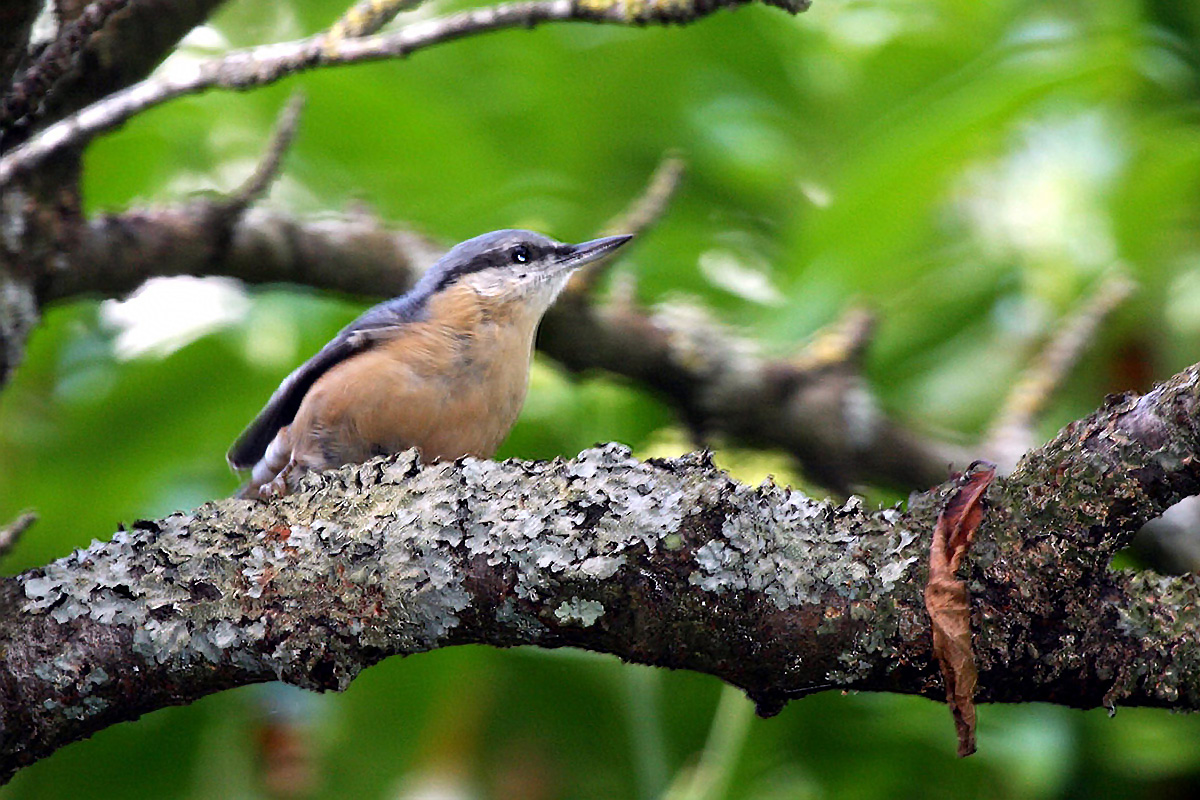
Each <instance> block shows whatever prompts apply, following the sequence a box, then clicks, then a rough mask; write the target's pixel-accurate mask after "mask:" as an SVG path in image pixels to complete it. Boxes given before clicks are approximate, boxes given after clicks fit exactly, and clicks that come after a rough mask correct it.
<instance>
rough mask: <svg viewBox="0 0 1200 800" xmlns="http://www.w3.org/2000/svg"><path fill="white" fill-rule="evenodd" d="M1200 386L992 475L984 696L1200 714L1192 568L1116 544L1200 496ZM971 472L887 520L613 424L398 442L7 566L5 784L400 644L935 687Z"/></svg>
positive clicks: (762, 697) (909, 689)
mask: <svg viewBox="0 0 1200 800" xmlns="http://www.w3.org/2000/svg"><path fill="white" fill-rule="evenodd" d="M1198 404H1200V366H1196V367H1192V368H1190V369H1189V370H1187V371H1185V372H1183V373H1181V374H1179V375H1177V376H1176V377H1175V378H1173V379H1172V380H1171V381H1169V382H1168V383H1166V384H1164V385H1163V386H1162V387H1159V388H1158V389H1155V390H1154V391H1152V392H1151V393H1149V394H1147V395H1145V396H1143V397H1138V396H1133V395H1131V396H1126V397H1120V398H1112V399H1110V401H1109V402H1108V403H1107V404H1106V405H1105V406H1104V407H1103V408H1101V409H1100V410H1099V411H1097V412H1096V413H1094V414H1093V415H1091V416H1090V417H1088V418H1086V419H1084V420H1081V421H1080V422H1078V423H1075V424H1073V425H1071V426H1069V427H1068V428H1066V429H1065V430H1064V431H1063V432H1062V433H1060V435H1059V436H1058V437H1057V438H1056V439H1055V440H1054V441H1052V442H1050V443H1049V444H1048V445H1046V446H1045V447H1043V448H1040V449H1039V450H1036V451H1034V452H1032V453H1031V454H1030V455H1028V456H1027V457H1026V458H1025V459H1024V460H1023V461H1022V462H1021V464H1020V465H1019V466H1018V468H1017V470H1016V471H1015V472H1014V473H1013V474H1012V475H1011V476H1010V477H1008V478H1005V479H1000V480H998V481H997V482H996V483H995V484H993V485H992V486H991V488H990V489H989V490H988V493H987V495H986V500H985V503H986V510H985V513H984V519H983V523H982V525H981V527H980V529H979V530H978V532H977V533H976V536H975V543H974V545H973V548H972V550H971V554H970V556H969V558H968V562H969V563H968V566H967V567H966V568H965V570H966V572H967V576H966V577H967V581H968V585H969V587H970V590H971V594H972V608H971V616H972V625H973V627H974V630H975V637H974V646H975V650H976V656H977V661H978V665H979V692H978V699H979V700H982V701H992V702H1025V701H1032V700H1040V701H1049V702H1056V703H1062V704H1067V705H1072V706H1077V707H1084V708H1086V707H1095V706H1100V705H1105V706H1112V705H1114V704H1116V703H1122V704H1128V705H1149V706H1161V707H1169V708H1178V709H1194V708H1197V707H1198V706H1200V670H1197V669H1196V668H1195V667H1196V665H1197V663H1200V634H1198V633H1197V631H1198V630H1200V626H1198V625H1197V622H1198V620H1197V613H1198V612H1197V608H1198V607H1200V585H1198V583H1197V579H1196V577H1195V576H1186V577H1174V578H1166V577H1161V576H1155V575H1150V574H1134V573H1120V572H1114V571H1112V570H1110V569H1109V566H1108V564H1109V562H1110V560H1111V558H1112V555H1113V553H1114V552H1115V551H1116V550H1117V549H1119V548H1121V547H1123V546H1125V545H1126V544H1127V543H1128V540H1129V538H1130V537H1131V536H1132V535H1133V533H1134V532H1135V531H1136V530H1137V528H1138V527H1140V525H1141V524H1142V523H1144V522H1145V521H1146V520H1147V519H1150V518H1152V517H1154V516H1156V515H1158V514H1160V513H1161V512H1162V511H1163V510H1164V509H1165V508H1166V507H1168V506H1169V505H1170V504H1172V503H1174V502H1176V501H1177V500H1178V499H1179V498H1180V497H1183V496H1185V495H1189V494H1194V493H1196V492H1197V490H1198V489H1200V466H1198V465H1200V461H1198V460H1197V458H1196V453H1197V445H1198V444H1200V441H1198V430H1197V425H1196V423H1195V419H1196V416H1197V411H1198ZM954 489H955V485H954V484H953V483H950V484H947V485H945V486H942V487H939V488H937V489H934V490H931V491H929V492H926V493H924V494H921V495H915V496H914V497H913V498H911V499H910V502H909V506H908V508H907V510H900V509H885V510H881V511H877V512H868V511H866V510H864V509H863V508H862V504H861V501H859V500H857V499H852V500H851V501H850V502H848V503H847V504H845V505H843V506H837V505H834V504H830V503H828V502H819V501H815V500H811V499H809V498H807V497H804V496H803V495H801V494H800V493H798V492H795V491H793V490H790V489H786V488H780V487H778V486H774V485H772V484H769V483H768V484H764V485H763V486H760V487H758V488H752V487H748V486H745V485H742V484H739V483H737V482H736V481H734V480H732V479H730V478H729V477H728V476H727V475H725V474H724V473H722V472H720V471H719V470H717V469H716V468H715V467H714V466H713V465H712V463H711V461H710V460H709V459H708V458H707V457H706V456H705V455H703V454H694V455H691V456H687V457H684V458H681V459H674V460H664V461H657V460H654V461H647V462H639V461H637V460H635V459H633V458H632V457H631V456H630V455H629V452H628V451H627V450H625V449H624V448H622V447H620V446H618V445H607V446H605V447H603V448H598V449H595V450H590V451H586V452H584V453H582V454H580V456H579V457H578V458H576V459H573V460H570V461H563V460H555V461H553V462H519V461H507V462H504V463H493V462H487V461H476V460H473V459H464V460H462V461H460V462H456V463H453V464H439V465H433V466H428V467H422V466H420V465H419V464H418V463H417V461H416V459H415V457H414V456H413V454H411V453H406V454H401V455H400V456H396V457H393V458H389V459H381V460H376V461H372V462H369V463H367V464H364V465H358V466H353V467H347V468H343V469H341V470H337V471H333V472H328V473H322V474H317V475H311V476H309V477H307V478H306V479H305V482H304V484H303V485H302V487H301V490H300V491H299V492H298V493H297V494H295V495H292V496H290V497H286V498H283V499H282V500H280V501H276V502H273V503H261V502H253V501H242V500H224V501H220V502H217V503H211V504H208V505H205V506H202V507H201V508H199V509H197V510H195V511H193V512H191V513H186V514H183V513H180V514H174V515H172V516H170V517H167V518H165V519H162V520H157V521H142V522H139V523H136V524H135V525H134V529H133V530H132V531H122V532H119V533H117V534H116V535H115V536H114V537H113V539H112V540H111V541H110V542H107V543H100V542H96V543H94V544H93V545H92V546H91V547H89V548H87V549H86V550H80V551H77V552H76V553H74V554H72V555H70V556H68V557H66V558H64V559H61V560H59V561H56V562H54V563H53V564H50V565H49V566H47V567H45V568H41V569H35V570H31V571H29V572H26V573H24V574H22V575H19V576H16V577H14V578H10V579H7V580H6V581H5V582H4V584H3V587H2V590H0V595H2V599H0V653H3V660H2V666H0V776H4V777H8V776H11V774H12V773H13V772H14V771H15V770H16V769H18V768H19V767H20V766H23V765H25V764H28V763H31V762H33V761H35V760H37V759H39V758H42V757H44V756H45V755H48V754H49V753H50V752H52V751H53V750H55V749H56V748H58V747H60V746H62V745H63V744H66V743H68V742H71V741H74V740H77V739H79V738H82V737H85V736H87V735H89V734H91V733H93V732H95V731H96V730H99V729H100V728H103V727H105V726H107V725H110V724H112V723H114V722H117V721H120V720H124V719H131V718H134V717H137V716H139V715H140V714H143V713H145V712H147V711H150V710H153V709H155V708H160V707H162V706H165V705H170V704H177V703H186V702H189V701H191V700H193V699H195V698H197V697H200V696H202V695H205V694H209V693H212V692H216V691H220V690H222V689H225V688H228V687H231V686H237V685H242V684H246V683H253V682H257V681H267V680H275V679H281V680H284V681H287V682H289V683H292V684H295V685H297V686H303V687H307V688H311V689H318V690H326V689H343V688H345V686H346V685H347V684H348V683H349V682H350V680H351V679H352V678H353V677H354V676H355V675H356V674H357V673H358V672H359V671H360V670H362V669H364V668H365V667H367V666H370V665H371V664H373V663H375V662H377V661H379V660H380V659H382V658H385V657H387V656H390V655H395V654H408V653H417V652H421V651H425V650H430V649H433V648H439V647H447V646H452V645H456V644H465V643H486V644H492V645H496V646H502V647H503V646H512V645H519V644H533V645H538V646H541V647H561V646H573V647H582V648H586V649H590V650H595V651H599V652H605V653H613V654H616V655H618V656H619V657H621V658H623V659H625V660H628V661H634V662H639V663H645V664H654V665H660V666H666V667H673V668H683V669H692V670H698V671H702V672H707V673H710V674H713V675H716V676H718V677H720V678H721V679H722V680H725V681H727V682H729V683H731V684H734V685H736V686H739V687H741V688H742V689H744V690H745V691H746V693H747V694H748V695H749V696H750V697H751V698H752V699H753V700H754V701H755V702H756V703H757V704H758V707H759V711H760V713H763V714H771V713H774V712H776V711H778V710H779V709H780V708H782V706H783V705H784V704H785V703H786V702H787V701H788V700H789V699H792V698H796V697H800V696H802V695H804V694H806V693H809V692H812V691H817V690H820V689H824V688H830V687H837V688H842V689H862V690H886V691H894V692H905V693H916V694H923V695H927V696H940V694H941V686H940V678H939V677H938V672H937V668H936V666H935V665H934V664H933V663H932V660H931V652H930V631H929V619H928V617H927V615H926V612H925V609H924V605H923V600H922V590H923V585H924V580H925V576H926V574H927V568H926V557H927V553H928V548H929V542H930V533H931V531H932V530H933V527H934V523H935V520H936V518H937V515H938V513H939V511H940V510H941V508H942V505H943V504H944V502H945V500H946V498H947V497H948V496H949V494H950V493H952V492H953V491H954ZM947 735H948V736H949V733H948V734H947Z"/></svg>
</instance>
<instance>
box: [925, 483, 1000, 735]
mask: <svg viewBox="0 0 1200 800" xmlns="http://www.w3.org/2000/svg"><path fill="white" fill-rule="evenodd" d="M995 476H996V467H995V465H993V464H987V463H986V462H978V461H977V462H975V463H974V464H972V465H971V466H970V467H968V468H967V471H966V472H965V473H963V476H962V478H961V479H960V481H959V488H958V491H956V492H955V493H954V496H953V497H951V498H950V501H949V502H947V503H946V507H945V508H944V509H942V513H941V514H939V515H938V521H937V528H936V529H935V530H934V532H933V543H932V545H931V546H930V548H929V583H928V584H926V586H925V608H926V610H927V611H928V612H929V618H930V620H931V621H932V623H933V655H934V657H935V658H936V659H937V660H938V665H939V666H941V668H942V678H943V680H944V681H945V683H946V702H947V703H948V704H949V705H950V713H951V714H953V715H954V726H955V728H956V729H957V731H958V754H959V755H960V756H969V755H971V753H974V752H975V701H974V697H975V684H976V681H977V679H978V672H977V671H976V669H975V653H974V651H972V649H971V603H970V598H969V597H968V596H967V584H966V582H965V581H962V580H959V579H958V577H957V576H956V575H955V573H956V572H957V571H958V567H959V565H960V564H961V563H962V560H963V557H964V556H965V555H966V554H967V550H968V549H969V548H970V547H971V539H972V538H973V537H974V535H975V529H976V528H978V527H979V523H980V521H981V520H982V519H983V505H982V503H981V500H982V498H983V493H984V491H985V490H986V489H987V487H988V484H990V483H991V482H992V478H994V477H995Z"/></svg>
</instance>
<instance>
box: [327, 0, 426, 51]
mask: <svg viewBox="0 0 1200 800" xmlns="http://www.w3.org/2000/svg"><path fill="white" fill-rule="evenodd" d="M421 2H422V0H361V2H359V3H355V4H354V5H353V6H352V7H351V8H349V9H347V10H346V13H345V14H343V15H342V17H341V19H339V20H338V21H337V22H335V23H333V25H331V26H330V27H329V30H328V32H326V34H325V37H326V38H325V41H326V44H327V45H328V44H332V43H333V42H337V41H340V40H342V39H357V38H360V37H362V36H369V35H371V34H372V33H375V32H376V31H377V30H379V29H380V28H382V27H383V26H384V25H387V24H388V23H389V22H391V21H392V20H393V19H394V18H395V16H396V15H397V14H399V13H400V12H401V11H408V10H409V9H410V8H416V7H417V6H419V5H420V4H421Z"/></svg>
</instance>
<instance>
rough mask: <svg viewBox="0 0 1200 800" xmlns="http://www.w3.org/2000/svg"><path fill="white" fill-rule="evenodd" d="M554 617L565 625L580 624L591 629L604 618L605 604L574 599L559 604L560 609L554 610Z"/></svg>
mask: <svg viewBox="0 0 1200 800" xmlns="http://www.w3.org/2000/svg"><path fill="white" fill-rule="evenodd" d="M554 616H555V617H557V618H558V621H559V622H561V623H563V624H571V623H578V624H579V625H581V626H582V627H584V628H590V627H591V626H593V625H595V624H596V620H598V619H600V617H602V616H604V604H603V603H600V602H597V601H595V600H585V599H581V598H579V597H572V598H571V599H570V600H564V601H563V602H561V603H559V605H558V608H556V609H554Z"/></svg>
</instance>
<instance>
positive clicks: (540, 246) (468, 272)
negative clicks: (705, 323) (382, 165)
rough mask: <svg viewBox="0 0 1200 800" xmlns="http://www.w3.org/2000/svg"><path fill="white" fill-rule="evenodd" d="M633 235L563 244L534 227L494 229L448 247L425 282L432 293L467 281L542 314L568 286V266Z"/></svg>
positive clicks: (494, 298)
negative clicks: (528, 229)
mask: <svg viewBox="0 0 1200 800" xmlns="http://www.w3.org/2000/svg"><path fill="white" fill-rule="evenodd" d="M632 238H633V237H632V236H629V235H625V236H607V237H604V238H603V239H593V240H592V241H589V242H583V243H582V244H564V243H562V242H556V241H555V240H553V239H551V238H549V237H546V236H542V235H541V234H540V233H534V232H532V231H522V230H503V231H493V232H491V233H485V234H483V235H481V236H476V237H475V238H474V239H468V240H467V241H465V242H462V243H461V244H458V245H456V246H454V247H453V248H451V250H450V251H449V252H448V253H446V255H444V256H442V257H441V259H439V260H438V262H437V263H436V264H434V266H433V267H431V268H430V270H429V272H428V273H426V275H425V277H424V279H423V282H424V283H425V284H426V285H425V287H424V288H425V290H426V291H427V292H428V293H429V294H430V295H436V294H438V293H440V292H443V291H447V290H452V289H456V288H460V287H469V288H470V289H471V290H473V291H474V292H475V293H476V294H477V295H478V296H479V297H481V298H483V299H484V300H486V301H488V302H492V303H496V304H501V305H505V306H509V305H510V304H514V303H519V304H521V305H522V306H524V307H526V308H528V310H529V311H530V312H532V313H534V314H536V315H537V316H539V317H540V316H541V314H542V313H543V312H544V311H545V310H546V309H547V308H549V307H550V304H551V303H553V302H554V299H555V298H556V297H558V294H559V292H561V291H562V289H563V287H564V286H566V283H567V280H568V279H569V278H570V275H571V272H573V271H574V270H575V269H576V268H578V267H581V266H583V265H584V264H587V263H590V262H592V261H596V260H598V259H600V258H603V257H604V256H606V255H608V254H609V253H611V252H613V251H614V250H616V249H617V248H618V247H620V246H621V245H623V244H625V242H627V241H629V240H630V239H632Z"/></svg>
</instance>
